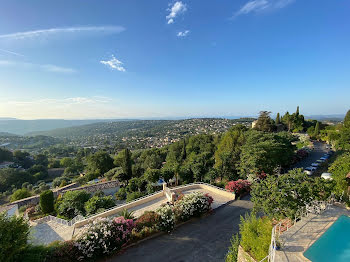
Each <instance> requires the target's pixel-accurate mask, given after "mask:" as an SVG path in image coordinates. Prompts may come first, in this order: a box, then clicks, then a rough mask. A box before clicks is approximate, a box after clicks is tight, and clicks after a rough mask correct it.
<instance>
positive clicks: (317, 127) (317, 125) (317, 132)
mask: <svg viewBox="0 0 350 262" xmlns="http://www.w3.org/2000/svg"><path fill="white" fill-rule="evenodd" d="M314 134H315V136H318V135H319V134H320V122H318V121H317V123H316V126H315V133H314Z"/></svg>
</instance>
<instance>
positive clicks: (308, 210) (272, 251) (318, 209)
mask: <svg viewBox="0 0 350 262" xmlns="http://www.w3.org/2000/svg"><path fill="white" fill-rule="evenodd" d="M334 201H335V200H334V196H333V195H332V196H331V197H330V198H328V199H327V200H325V201H313V202H311V203H310V204H308V205H306V206H303V207H301V208H299V209H298V210H297V212H296V214H295V217H294V220H292V221H291V222H292V223H291V225H290V226H289V223H287V224H286V227H285V229H286V230H285V231H288V229H289V228H291V227H293V226H294V225H295V224H296V223H297V222H298V221H300V220H301V219H302V218H303V217H307V216H309V214H317V215H319V214H321V213H322V212H323V211H325V210H326V209H327V208H328V207H329V206H330V205H332V204H333V203H334ZM282 224H283V222H280V223H278V224H276V225H275V226H274V227H273V228H272V232H271V243H270V247H269V254H268V255H267V256H266V257H265V258H263V259H262V260H260V262H263V261H268V262H274V261H275V257H276V248H277V242H278V239H279V236H280V234H281V228H282Z"/></svg>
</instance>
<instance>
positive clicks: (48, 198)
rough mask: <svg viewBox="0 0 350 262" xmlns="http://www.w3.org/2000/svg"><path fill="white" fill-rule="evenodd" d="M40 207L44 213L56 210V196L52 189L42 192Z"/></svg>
mask: <svg viewBox="0 0 350 262" xmlns="http://www.w3.org/2000/svg"><path fill="white" fill-rule="evenodd" d="M39 204H40V207H41V211H42V212H43V213H44V214H48V213H51V212H53V211H54V196H53V192H52V191H51V190H47V191H44V192H42V193H41V194H40V202H39Z"/></svg>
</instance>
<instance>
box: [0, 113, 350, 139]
mask: <svg viewBox="0 0 350 262" xmlns="http://www.w3.org/2000/svg"><path fill="white" fill-rule="evenodd" d="M344 116H345V115H344V114H333V115H309V116H305V118H306V119H316V120H319V121H324V120H336V121H337V120H338V121H339V120H343V119H344ZM222 118H226V119H238V118H240V117H236V116H226V117H222ZM150 119H152V118H150ZM155 119H159V118H153V120H155ZM171 119H172V120H180V119H189V118H188V117H182V118H181V117H174V118H170V117H169V118H167V119H165V118H163V119H159V120H171ZM119 121H137V119H88V120H65V119H36V120H22V119H16V118H10V117H0V135H1V136H4V135H26V134H30V135H32V134H40V133H42V134H43V133H45V132H44V131H51V130H55V129H61V128H70V127H77V126H83V125H89V124H95V123H108V122H119ZM60 131H61V132H62V130H60ZM56 132H58V131H57V130H55V132H52V133H56ZM48 133H50V132H48ZM46 134H47V133H46Z"/></svg>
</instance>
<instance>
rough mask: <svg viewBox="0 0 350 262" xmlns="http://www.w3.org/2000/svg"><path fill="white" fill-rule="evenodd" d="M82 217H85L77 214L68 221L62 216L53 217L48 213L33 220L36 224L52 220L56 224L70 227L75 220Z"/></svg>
mask: <svg viewBox="0 0 350 262" xmlns="http://www.w3.org/2000/svg"><path fill="white" fill-rule="evenodd" d="M83 219H85V217H83V216H81V215H77V216H76V217H74V218H73V219H72V220H70V221H68V220H65V219H62V218H59V217H55V216H51V215H49V216H46V217H42V218H39V219H37V220H35V221H34V222H35V223H37V224H41V223H45V222H49V221H54V222H56V223H58V224H61V225H65V226H69V227H70V226H72V225H74V224H75V223H76V222H78V221H80V220H83Z"/></svg>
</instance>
